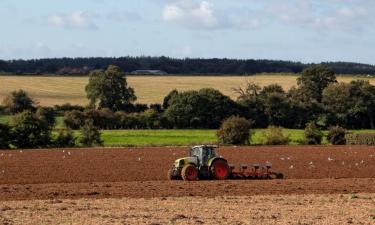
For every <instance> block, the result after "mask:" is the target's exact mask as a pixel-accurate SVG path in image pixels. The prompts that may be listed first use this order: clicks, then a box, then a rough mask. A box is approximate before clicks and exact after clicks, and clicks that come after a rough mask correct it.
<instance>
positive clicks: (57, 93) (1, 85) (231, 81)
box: [0, 74, 375, 106]
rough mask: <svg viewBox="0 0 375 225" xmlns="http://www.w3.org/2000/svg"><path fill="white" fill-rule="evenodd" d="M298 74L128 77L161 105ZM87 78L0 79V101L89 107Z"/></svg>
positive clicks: (284, 82)
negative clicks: (25, 97)
mask: <svg viewBox="0 0 375 225" xmlns="http://www.w3.org/2000/svg"><path fill="white" fill-rule="evenodd" d="M296 78H297V76H296V75H291V74H263V75H257V76H166V77H162V76H129V77H128V78H127V79H128V83H129V85H130V86H132V87H134V89H135V94H136V95H137V97H138V102H140V103H146V104H150V103H161V102H162V101H163V98H164V97H165V96H166V95H167V94H168V93H169V91H171V90H173V89H177V90H180V91H186V90H197V89H200V88H207V87H212V88H216V89H218V90H220V91H221V92H223V93H224V94H225V95H228V96H230V97H232V98H236V97H237V95H236V94H235V93H234V92H233V88H237V87H239V86H243V85H244V84H245V83H246V81H251V82H255V83H256V84H258V85H260V86H265V85H269V84H273V83H278V84H280V85H281V86H282V87H283V88H284V89H286V90H288V89H289V88H290V87H292V86H293V85H296V83H297V82H296ZM337 79H338V81H342V82H350V81H352V80H354V79H363V80H369V81H370V82H371V83H372V84H374V83H375V78H369V77H355V76H338V78H337ZM87 81H88V77H87V76H81V77H78V76H65V77H64V76H4V75H3V76H0V102H1V101H2V99H3V98H4V97H5V96H6V95H7V94H9V93H10V92H11V91H14V90H18V89H24V90H26V91H27V92H29V93H30V95H31V96H32V97H34V98H35V99H36V100H37V101H38V102H39V103H40V104H41V105H46V106H53V105H56V104H64V103H67V102H69V103H72V104H81V105H85V104H87V99H86V95H85V85H86V84H87Z"/></svg>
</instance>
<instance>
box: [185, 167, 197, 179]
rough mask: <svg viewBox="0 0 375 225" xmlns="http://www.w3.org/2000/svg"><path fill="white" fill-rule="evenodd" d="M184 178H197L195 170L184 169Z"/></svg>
mask: <svg viewBox="0 0 375 225" xmlns="http://www.w3.org/2000/svg"><path fill="white" fill-rule="evenodd" d="M186 178H187V179H188V180H194V179H196V178H197V170H196V169H195V168H194V167H189V168H187V169H186Z"/></svg>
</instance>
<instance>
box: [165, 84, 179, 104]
mask: <svg viewBox="0 0 375 225" xmlns="http://www.w3.org/2000/svg"><path fill="white" fill-rule="evenodd" d="M177 94H178V91H177V90H176V89H174V90H172V91H170V92H169V93H168V94H167V95H166V96H165V97H164V99H163V109H167V108H168V107H169V101H170V100H171V99H172V98H173V97H174V96H176V95H177Z"/></svg>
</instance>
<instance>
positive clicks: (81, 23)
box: [48, 11, 97, 29]
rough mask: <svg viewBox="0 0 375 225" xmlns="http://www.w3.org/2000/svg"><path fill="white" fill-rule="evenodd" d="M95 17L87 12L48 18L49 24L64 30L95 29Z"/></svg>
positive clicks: (56, 15)
mask: <svg viewBox="0 0 375 225" xmlns="http://www.w3.org/2000/svg"><path fill="white" fill-rule="evenodd" d="M94 19H95V15H94V14H92V13H89V12H83V11H76V12H73V13H71V14H62V13H61V14H54V15H51V16H49V17H48V22H49V24H51V25H53V26H58V27H65V28H77V29H96V28H97V26H96V24H95V23H94V21H93V20H94Z"/></svg>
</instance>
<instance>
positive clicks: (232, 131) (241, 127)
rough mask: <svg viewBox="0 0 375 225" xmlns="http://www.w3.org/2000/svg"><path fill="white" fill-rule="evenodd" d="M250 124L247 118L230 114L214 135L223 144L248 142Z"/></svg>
mask: <svg viewBox="0 0 375 225" xmlns="http://www.w3.org/2000/svg"><path fill="white" fill-rule="evenodd" d="M250 126H251V123H250V122H249V121H248V120H247V119H245V118H242V117H238V116H232V117H229V118H228V119H226V120H224V122H223V123H222V124H221V127H220V129H219V130H218V131H217V134H216V135H217V137H218V139H219V142H220V143H223V144H235V145H244V144H250V142H249V139H250Z"/></svg>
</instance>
